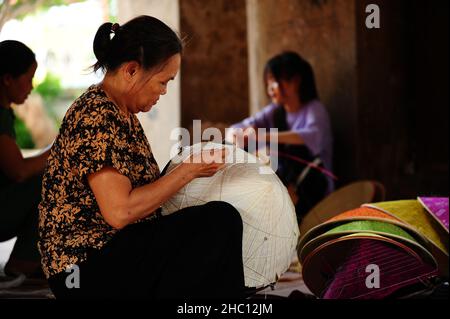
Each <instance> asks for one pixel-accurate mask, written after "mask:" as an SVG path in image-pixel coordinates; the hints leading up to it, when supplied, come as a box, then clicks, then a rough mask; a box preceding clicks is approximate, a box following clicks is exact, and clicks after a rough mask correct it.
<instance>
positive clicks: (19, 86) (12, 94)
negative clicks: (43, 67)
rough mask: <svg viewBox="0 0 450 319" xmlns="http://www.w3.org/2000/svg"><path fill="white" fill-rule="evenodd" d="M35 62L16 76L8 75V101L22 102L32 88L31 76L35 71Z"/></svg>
mask: <svg viewBox="0 0 450 319" xmlns="http://www.w3.org/2000/svg"><path fill="white" fill-rule="evenodd" d="M36 69H37V63H36V62H34V63H33V64H32V65H31V66H30V67H29V69H28V70H27V72H26V73H24V74H22V75H19V76H18V77H12V76H8V78H7V79H6V80H5V81H6V83H5V84H6V87H7V94H8V99H9V101H10V102H12V103H15V104H23V103H24V102H25V100H26V99H27V98H28V95H30V93H31V90H33V77H34V74H35V73H36Z"/></svg>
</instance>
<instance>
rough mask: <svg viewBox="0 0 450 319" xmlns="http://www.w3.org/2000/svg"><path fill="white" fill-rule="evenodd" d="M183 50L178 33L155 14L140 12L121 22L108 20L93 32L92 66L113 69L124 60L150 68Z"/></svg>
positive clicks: (95, 69)
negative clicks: (94, 57) (95, 61)
mask: <svg viewBox="0 0 450 319" xmlns="http://www.w3.org/2000/svg"><path fill="white" fill-rule="evenodd" d="M112 34H113V37H111V35H112ZM182 51H183V45H182V42H181V40H180V38H179V37H178V35H177V34H176V33H175V32H174V31H173V30H172V29H171V28H169V27H168V26H167V25H166V24H165V23H163V22H162V21H160V20H158V19H156V18H154V17H150V16H139V17H136V18H134V19H132V20H130V21H128V22H127V23H125V24H124V25H122V26H119V25H118V24H112V23H109V22H107V23H104V24H103V25H101V26H100V28H99V29H98V31H97V33H96V35H95V39H94V54H95V56H96V58H97V63H95V64H94V66H93V68H94V71H97V70H99V69H102V70H103V71H104V72H106V71H114V70H116V69H117V68H118V67H119V66H120V65H122V64H123V63H125V62H130V61H136V62H138V63H139V64H140V65H141V66H142V67H143V68H144V69H146V70H149V69H152V68H154V67H156V66H159V65H161V64H162V63H164V62H165V61H167V59H169V58H170V57H171V56H173V55H175V54H177V53H180V54H181V53H182Z"/></svg>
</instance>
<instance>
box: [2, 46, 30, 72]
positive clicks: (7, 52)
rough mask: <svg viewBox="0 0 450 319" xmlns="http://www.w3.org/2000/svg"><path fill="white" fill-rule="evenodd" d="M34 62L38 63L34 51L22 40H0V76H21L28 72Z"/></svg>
mask: <svg viewBox="0 0 450 319" xmlns="http://www.w3.org/2000/svg"><path fill="white" fill-rule="evenodd" d="M33 63H36V57H35V55H34V53H33V51H31V49H30V48H29V47H27V46H26V45H25V44H23V43H22V42H19V41H15V40H5V41H2V42H0V76H3V75H6V74H9V75H11V76H13V77H15V78H16V77H19V76H21V75H22V74H25V73H27V71H28V70H29V69H30V67H31V66H32V65H33Z"/></svg>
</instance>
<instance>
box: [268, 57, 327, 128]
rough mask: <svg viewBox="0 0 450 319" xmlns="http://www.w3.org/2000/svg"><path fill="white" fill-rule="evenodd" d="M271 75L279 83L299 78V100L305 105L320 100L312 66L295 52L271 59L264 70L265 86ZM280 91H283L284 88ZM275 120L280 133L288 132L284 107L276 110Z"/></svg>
mask: <svg viewBox="0 0 450 319" xmlns="http://www.w3.org/2000/svg"><path fill="white" fill-rule="evenodd" d="M269 75H272V76H273V77H274V78H275V80H276V81H277V82H280V81H281V80H287V81H290V80H292V79H294V78H296V77H299V79H300V85H299V88H298V98H299V99H300V102H301V103H303V104H306V103H308V102H310V101H312V100H315V99H318V98H319V94H318V93H317V88H316V81H315V79H314V72H313V69H312V67H311V65H310V64H309V63H308V61H306V60H305V59H303V58H302V57H301V56H300V55H298V54H297V53H295V52H291V51H287V52H283V53H281V54H278V55H276V56H274V57H273V58H271V59H270V60H269V61H268V62H267V64H266V66H265V68H264V84H265V85H266V84H267V78H268V77H269ZM280 89H281V90H283V88H282V87H280ZM273 119H274V124H275V127H276V128H278V130H279V131H280V132H282V131H287V130H288V124H287V121H286V110H285V109H284V107H282V106H280V107H278V108H276V109H275V111H274V114H273Z"/></svg>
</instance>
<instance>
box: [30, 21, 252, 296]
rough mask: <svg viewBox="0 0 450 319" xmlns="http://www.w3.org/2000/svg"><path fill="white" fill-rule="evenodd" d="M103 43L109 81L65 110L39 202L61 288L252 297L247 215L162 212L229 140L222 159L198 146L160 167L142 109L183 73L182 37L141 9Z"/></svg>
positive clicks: (209, 168)
mask: <svg viewBox="0 0 450 319" xmlns="http://www.w3.org/2000/svg"><path fill="white" fill-rule="evenodd" d="M94 53H95V56H96V57H97V60H98V61H97V63H96V64H95V67H94V69H95V70H98V69H102V70H103V71H105V73H106V74H105V77H104V80H103V81H102V82H101V83H100V84H97V85H92V86H91V87H89V88H88V89H87V91H86V92H85V93H84V94H83V95H81V96H80V97H79V98H78V99H77V100H75V102H74V103H73V104H72V106H71V107H70V108H69V110H68V111H67V113H66V115H65V117H64V120H63V122H62V126H61V130H60V132H59V135H58V136H57V138H56V140H55V143H54V147H53V148H52V151H51V153H50V157H49V161H48V166H47V169H46V171H45V175H44V181H43V191H42V195H43V198H42V202H41V203H40V206H39V209H40V225H39V229H40V236H41V239H40V241H39V249H40V252H41V254H42V262H43V269H44V272H45V274H46V276H47V277H48V279H49V284H50V288H51V289H52V291H53V293H54V294H55V296H56V298H171V297H177V298H208V297H209V298H218V297H241V296H243V293H244V271H243V262H242V220H241V217H240V215H239V213H238V211H237V210H236V209H235V208H234V207H233V206H231V205H230V204H227V203H224V202H210V203H207V204H205V205H203V206H197V207H188V208H185V209H182V210H181V211H179V212H177V213H175V214H173V215H170V216H168V217H161V214H160V207H161V205H162V204H163V203H164V202H165V201H167V200H168V199H169V198H170V197H171V196H172V195H174V194H175V193H176V192H177V191H178V190H180V189H181V188H182V187H183V186H184V185H186V184H187V183H189V182H190V181H191V180H193V179H194V178H198V177H207V176H212V175H214V174H215V173H216V172H217V171H218V170H220V169H221V168H222V167H223V165H224V164H222V163H223V162H224V156H225V154H224V151H221V150H219V151H215V153H214V154H211V155H212V157H213V158H214V159H215V160H214V162H213V163H206V162H205V161H203V159H202V158H201V154H200V155H194V156H193V157H194V158H193V157H191V158H189V160H187V161H185V162H183V163H182V164H180V165H179V166H178V168H176V169H175V170H173V171H172V172H171V173H170V174H167V175H164V176H160V171H159V168H158V165H157V163H156V161H155V158H154V157H153V154H152V150H151V148H150V145H149V142H148V140H147V138H146V136H145V134H144V130H143V128H142V127H141V125H140V123H139V120H138V118H137V117H136V114H137V113H139V112H149V111H150V110H151V108H152V107H153V106H154V105H155V104H156V103H157V101H158V99H159V97H160V96H161V95H164V94H166V92H167V84H168V82H169V81H170V80H173V79H174V78H175V76H176V75H177V73H178V70H179V68H180V63H181V53H182V44H181V41H180V39H179V37H178V36H177V35H176V34H175V33H174V32H173V31H172V30H171V29H170V28H169V27H168V26H166V25H165V24H164V23H163V22H161V21H159V20H158V19H155V18H153V17H149V16H141V17H138V18H135V19H133V20H131V21H129V22H127V23H126V24H124V25H123V26H119V25H118V24H114V25H113V24H111V23H105V24H103V25H102V26H101V27H100V28H99V29H98V31H97V34H96V36H95V39H94ZM155 140H156V141H157V140H158V137H155ZM77 276H78V277H77ZM77 278H78V279H77ZM77 282H78V283H79V285H78V284H77ZM68 283H69V284H68Z"/></svg>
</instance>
